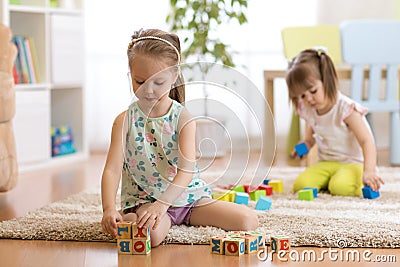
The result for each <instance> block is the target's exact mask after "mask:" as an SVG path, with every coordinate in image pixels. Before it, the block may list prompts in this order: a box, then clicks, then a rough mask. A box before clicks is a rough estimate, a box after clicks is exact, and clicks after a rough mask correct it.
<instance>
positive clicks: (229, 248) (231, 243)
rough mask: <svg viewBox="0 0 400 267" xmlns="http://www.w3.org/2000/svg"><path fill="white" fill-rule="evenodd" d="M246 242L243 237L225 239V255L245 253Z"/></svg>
mask: <svg viewBox="0 0 400 267" xmlns="http://www.w3.org/2000/svg"><path fill="white" fill-rule="evenodd" d="M244 249H245V243H244V239H243V238H229V239H226V240H225V255H229V256H240V255H243V254H244Z"/></svg>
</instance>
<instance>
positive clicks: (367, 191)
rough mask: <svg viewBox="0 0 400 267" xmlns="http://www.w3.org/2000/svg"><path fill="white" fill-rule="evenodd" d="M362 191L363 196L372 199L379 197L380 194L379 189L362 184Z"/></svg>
mask: <svg viewBox="0 0 400 267" xmlns="http://www.w3.org/2000/svg"><path fill="white" fill-rule="evenodd" d="M362 193H363V197H364V198H368V199H374V198H377V197H379V195H380V194H379V191H374V190H372V188H371V187H369V186H364V187H363V188H362Z"/></svg>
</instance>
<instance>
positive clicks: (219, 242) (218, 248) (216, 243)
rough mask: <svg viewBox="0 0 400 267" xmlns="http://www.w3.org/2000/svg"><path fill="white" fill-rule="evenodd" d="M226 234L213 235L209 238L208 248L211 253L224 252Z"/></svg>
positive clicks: (221, 253)
mask: <svg viewBox="0 0 400 267" xmlns="http://www.w3.org/2000/svg"><path fill="white" fill-rule="evenodd" d="M225 239H226V236H214V237H211V238H210V248H211V253H212V254H220V255H223V254H225V245H224V242H225Z"/></svg>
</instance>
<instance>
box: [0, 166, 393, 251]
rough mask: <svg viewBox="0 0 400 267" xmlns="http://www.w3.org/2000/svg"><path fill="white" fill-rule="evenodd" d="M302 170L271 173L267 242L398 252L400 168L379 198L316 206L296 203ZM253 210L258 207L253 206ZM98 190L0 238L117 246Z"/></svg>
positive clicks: (203, 239)
mask: <svg viewBox="0 0 400 267" xmlns="http://www.w3.org/2000/svg"><path fill="white" fill-rule="evenodd" d="M302 170H303V168H273V169H272V171H271V174H270V179H281V180H283V182H284V187H285V191H284V193H282V194H275V195H273V196H272V197H271V198H272V200H273V204H272V207H271V210H269V211H263V212H258V216H259V219H260V225H261V226H260V227H259V229H258V230H261V231H264V232H265V233H266V234H267V237H269V235H271V234H284V235H288V236H290V237H291V244H292V246H319V247H376V248H397V247H400V216H399V214H400V201H399V200H400V194H399V192H400V168H383V167H382V168H380V172H381V176H382V177H383V178H384V180H385V182H386V184H385V185H384V186H383V188H382V189H381V197H380V198H379V199H374V200H368V199H363V198H358V197H335V196H331V195H329V194H321V193H320V194H319V196H318V198H317V199H315V200H314V201H300V200H297V195H295V194H293V193H291V192H290V187H291V184H292V182H293V179H294V178H295V177H296V175H297V174H298V173H299V172H300V171H302ZM250 206H251V207H254V203H250ZM101 217H102V212H101V201H100V194H99V190H98V189H96V190H89V191H85V192H82V193H80V194H78V195H74V196H71V197H69V198H67V199H65V200H63V201H60V202H56V203H52V204H50V205H47V206H45V207H43V208H41V209H39V210H37V211H34V212H30V213H28V214H27V215H25V216H23V217H20V218H16V219H12V220H9V221H4V222H0V238H9V239H35V240H37V239H43V240H74V241H107V242H115V240H113V239H112V238H111V237H110V236H109V235H106V234H104V233H103V232H102V230H101V226H100V221H101ZM224 233H225V231H223V230H221V229H217V228H215V227H187V226H174V227H172V228H171V230H170V232H169V234H168V236H167V238H166V240H165V242H166V243H183V244H207V243H208V242H209V238H210V237H211V236H214V235H222V234H224Z"/></svg>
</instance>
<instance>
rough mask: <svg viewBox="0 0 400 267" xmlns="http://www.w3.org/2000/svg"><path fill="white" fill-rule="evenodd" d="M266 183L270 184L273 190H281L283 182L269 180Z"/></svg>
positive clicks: (279, 191) (278, 191) (280, 191)
mask: <svg viewBox="0 0 400 267" xmlns="http://www.w3.org/2000/svg"><path fill="white" fill-rule="evenodd" d="M268 185H270V186H272V189H273V191H274V192H277V193H282V192H283V182H282V181H281V180H271V181H269V183H268Z"/></svg>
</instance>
